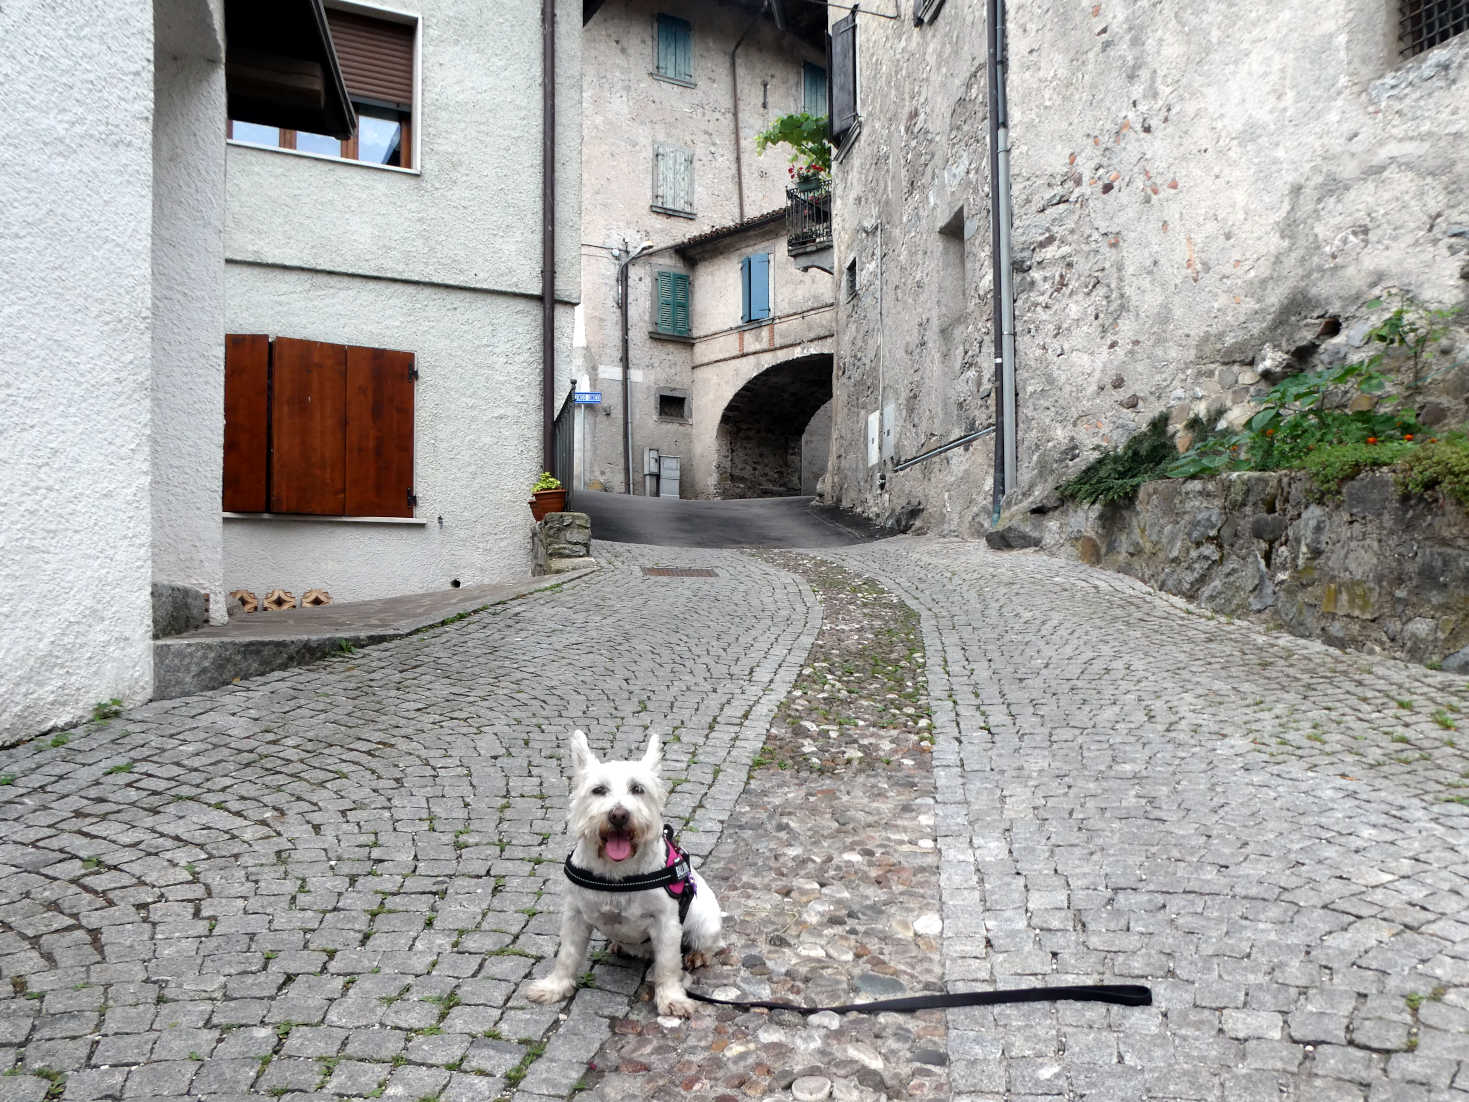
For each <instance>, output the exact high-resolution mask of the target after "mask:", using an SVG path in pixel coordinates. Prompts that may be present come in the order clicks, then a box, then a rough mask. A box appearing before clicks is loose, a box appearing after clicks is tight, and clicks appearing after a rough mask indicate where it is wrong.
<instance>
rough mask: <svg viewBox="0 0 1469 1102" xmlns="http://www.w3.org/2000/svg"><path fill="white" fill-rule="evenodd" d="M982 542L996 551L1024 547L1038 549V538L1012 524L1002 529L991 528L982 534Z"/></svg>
mask: <svg viewBox="0 0 1469 1102" xmlns="http://www.w3.org/2000/svg"><path fill="white" fill-rule="evenodd" d="M984 542H985V543H987V544H988V545H989V546H990V547H992V548H993V549H994V550H996V551H1014V550H1017V549H1020V548H1025V547H1039V546H1040V543H1041V541H1040V537H1039V536H1035V535H1032V534H1031V533H1029V532H1027V531H1026V530H1025V529H1023V528H1017V527H1016V526H1015V525H1013V524H1009V525H1006V526H1005V527H1004V528H993V529H991V530H990V531H988V532H986V533H985V534H984Z"/></svg>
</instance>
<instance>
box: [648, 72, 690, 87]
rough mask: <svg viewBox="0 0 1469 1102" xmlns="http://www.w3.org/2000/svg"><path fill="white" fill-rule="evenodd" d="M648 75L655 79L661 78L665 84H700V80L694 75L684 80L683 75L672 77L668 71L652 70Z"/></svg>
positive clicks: (688, 85)
mask: <svg viewBox="0 0 1469 1102" xmlns="http://www.w3.org/2000/svg"><path fill="white" fill-rule="evenodd" d="M648 75H649V76H650V77H652V78H653V79H654V80H661V81H662V82H663V83H664V84H677V85H678V86H679V87H680V88H697V87H698V86H699V82H698V81H696V80H694V79H693V78H692V77H690V78H689V79H688V80H684V79H683V78H682V77H671V76H669V75H668V74H667V73H660V72H658V71H657V70H650V71H649V73H648Z"/></svg>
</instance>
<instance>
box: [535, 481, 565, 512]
mask: <svg viewBox="0 0 1469 1102" xmlns="http://www.w3.org/2000/svg"><path fill="white" fill-rule="evenodd" d="M529 504H530V512H531V516H533V517H535V518H536V520H540V519H541V518H542V517H544V516H545V515H546V514H547V513H564V512H565V511H566V490H565V488H564V487H563V486H562V485H561V480H560V479H558V478H557V477H556V476H555V475H553V474H552V473H551V472H550V471H542V472H541V477H540V478H538V479H536V481H535V485H534V486H532V487H531V488H530V502H529Z"/></svg>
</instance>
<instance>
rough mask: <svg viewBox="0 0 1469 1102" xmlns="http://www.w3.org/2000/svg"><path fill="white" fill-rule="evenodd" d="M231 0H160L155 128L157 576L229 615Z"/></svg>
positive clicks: (218, 614)
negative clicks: (225, 471) (222, 500)
mask: <svg viewBox="0 0 1469 1102" xmlns="http://www.w3.org/2000/svg"><path fill="white" fill-rule="evenodd" d="M222 7H223V2H222V0H158V3H157V4H156V5H155V11H154V25H155V30H156V43H157V45H156V63H155V73H154V88H155V92H156V95H155V114H154V128H153V166H154V185H153V399H152V409H153V435H152V440H153V445H152V468H153V487H152V522H153V580H154V581H157V582H172V583H176V584H180V585H187V586H192V587H193V588H195V589H200V590H203V591H204V592H206V593H208V594H209V611H210V619H211V620H213V621H214V622H216V623H220V622H223V620H224V619H225V603H224V589H223V583H222V573H221V555H222V533H221V523H220V514H219V496H220V478H221V467H220V464H221V450H222V447H223V434H224V420H223V413H222V411H223V409H224V202H225V192H224V141H223V139H222V135H223V129H224V120H225V85H224V47H223V43H222V41H221V35H222V27H223V13H222Z"/></svg>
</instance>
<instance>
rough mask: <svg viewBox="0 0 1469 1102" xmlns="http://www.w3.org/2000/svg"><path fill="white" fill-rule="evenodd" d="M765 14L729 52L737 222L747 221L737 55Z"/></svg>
mask: <svg viewBox="0 0 1469 1102" xmlns="http://www.w3.org/2000/svg"><path fill="white" fill-rule="evenodd" d="M764 12H765V7H763V6H762V7H761V9H760V11H759V12H757V13H756V14H755V17H754V19H751V20H750V21H749V22H748V23H746V24H745V30H744V32H743V33H742V34H741V35H740V37H739V38H738V39H737V40H736V41H735V44H734V49H732V50H730V52H729V79H730V84H731V86H732V88H733V90H734V99H733V101H732V102H733V103H734V155H735V198H736V201H737V204H738V207H739V214H740V216H739V218H737V219H736V221H737V222H743V221H744V220H745V158H744V155H743V154H742V153H741V152H740V70H739V65H738V64H737V63H736V60H735V55H736V54H737V53H739V50H740V47H741V46H743V45H744V44H745V37H746V36H747V35H748V34H749V33H750V28H751V27H753V26H754V25H755V21H756V20H757V19H759V18H760V16H761V15H762V14H764Z"/></svg>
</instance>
